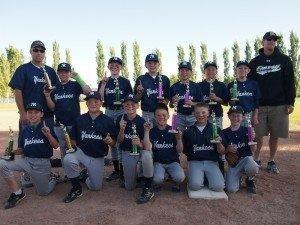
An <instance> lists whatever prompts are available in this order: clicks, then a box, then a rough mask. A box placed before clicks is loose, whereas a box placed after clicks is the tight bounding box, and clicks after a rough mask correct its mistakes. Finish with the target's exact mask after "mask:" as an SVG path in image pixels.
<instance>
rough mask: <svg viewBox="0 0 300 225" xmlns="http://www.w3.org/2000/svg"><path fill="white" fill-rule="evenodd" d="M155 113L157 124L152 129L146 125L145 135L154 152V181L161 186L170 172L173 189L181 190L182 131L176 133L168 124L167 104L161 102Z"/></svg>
mask: <svg viewBox="0 0 300 225" xmlns="http://www.w3.org/2000/svg"><path fill="white" fill-rule="evenodd" d="M154 115H155V120H156V124H157V126H155V127H153V128H152V129H151V130H149V129H150V127H145V135H144V145H145V149H146V150H149V151H152V152H153V161H154V175H153V182H154V184H155V185H157V186H160V185H161V184H162V183H163V181H164V179H165V173H168V174H169V175H170V176H171V179H172V180H173V181H174V185H173V186H172V191H174V192H179V191H180V184H181V183H182V182H183V180H184V179H185V174H184V171H183V169H182V167H181V166H180V161H179V154H178V153H180V152H182V149H183V144H182V132H181V131H177V132H176V133H175V134H174V133H172V132H170V131H171V129H172V127H171V126H169V125H168V124H167V122H168V119H169V111H168V106H167V105H165V104H163V103H159V104H158V105H157V106H156V109H155V112H154ZM173 132H174V131H173Z"/></svg>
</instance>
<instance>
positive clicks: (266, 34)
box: [263, 31, 279, 41]
mask: <svg viewBox="0 0 300 225" xmlns="http://www.w3.org/2000/svg"><path fill="white" fill-rule="evenodd" d="M269 38H274V39H275V40H276V41H277V40H278V39H279V36H277V34H276V33H275V32H273V31H268V32H267V33H265V35H264V36H263V40H267V39H269Z"/></svg>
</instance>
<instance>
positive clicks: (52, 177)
mask: <svg viewBox="0 0 300 225" xmlns="http://www.w3.org/2000/svg"><path fill="white" fill-rule="evenodd" d="M52 180H54V181H56V182H60V175H59V173H53V172H51V173H50V178H49V181H52Z"/></svg>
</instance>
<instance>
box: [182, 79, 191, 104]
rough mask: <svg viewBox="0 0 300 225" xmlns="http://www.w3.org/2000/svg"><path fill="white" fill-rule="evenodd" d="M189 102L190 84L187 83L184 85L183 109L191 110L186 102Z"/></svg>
mask: <svg viewBox="0 0 300 225" xmlns="http://www.w3.org/2000/svg"><path fill="white" fill-rule="evenodd" d="M188 100H190V84H189V82H188V83H187V84H186V92H185V94H184V105H183V107H185V108H191V106H190V105H187V104H186V102H187V101H188Z"/></svg>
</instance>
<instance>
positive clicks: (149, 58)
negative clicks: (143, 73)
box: [145, 53, 159, 62]
mask: <svg viewBox="0 0 300 225" xmlns="http://www.w3.org/2000/svg"><path fill="white" fill-rule="evenodd" d="M150 61H154V62H159V60H158V56H157V55H156V54H153V53H152V54H148V55H147V56H146V59H145V62H150Z"/></svg>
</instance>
